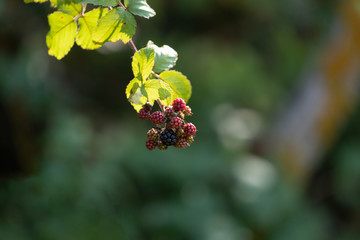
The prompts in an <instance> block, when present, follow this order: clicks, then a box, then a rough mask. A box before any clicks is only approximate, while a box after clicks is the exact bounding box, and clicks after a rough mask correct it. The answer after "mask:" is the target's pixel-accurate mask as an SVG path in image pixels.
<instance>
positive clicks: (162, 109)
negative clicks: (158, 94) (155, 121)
mask: <svg viewBox="0 0 360 240" xmlns="http://www.w3.org/2000/svg"><path fill="white" fill-rule="evenodd" d="M156 102H157V103H158V104H159V106H160V109H161V111H162V112H164V111H165V106H164V105H163V104H162V102H161V101H160V99H156Z"/></svg>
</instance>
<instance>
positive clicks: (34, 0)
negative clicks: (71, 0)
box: [24, 0, 48, 3]
mask: <svg viewBox="0 0 360 240" xmlns="http://www.w3.org/2000/svg"><path fill="white" fill-rule="evenodd" d="M47 1H48V0H24V3H44V2H47Z"/></svg>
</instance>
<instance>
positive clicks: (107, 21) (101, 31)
mask: <svg viewBox="0 0 360 240" xmlns="http://www.w3.org/2000/svg"><path fill="white" fill-rule="evenodd" d="M120 29H121V17H120V16H119V14H118V11H117V9H113V10H111V11H109V12H108V13H106V14H105V16H103V17H102V18H101V19H100V20H99V23H98V25H97V27H96V28H95V31H94V33H93V40H94V41H95V42H98V43H104V42H106V41H114V42H115V41H117V40H119V39H117V40H116V39H114V38H113V35H114V33H116V32H119V31H120Z"/></svg>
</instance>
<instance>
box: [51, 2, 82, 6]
mask: <svg viewBox="0 0 360 240" xmlns="http://www.w3.org/2000/svg"><path fill="white" fill-rule="evenodd" d="M50 2H51V4H52V6H54V7H58V6H60V5H65V4H76V3H78V2H77V0H50Z"/></svg>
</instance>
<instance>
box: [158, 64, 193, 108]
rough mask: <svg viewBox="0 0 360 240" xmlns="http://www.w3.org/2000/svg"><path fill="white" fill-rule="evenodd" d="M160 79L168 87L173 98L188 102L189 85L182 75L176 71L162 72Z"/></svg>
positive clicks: (189, 94)
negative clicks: (172, 93) (171, 91)
mask: <svg viewBox="0 0 360 240" xmlns="http://www.w3.org/2000/svg"><path fill="white" fill-rule="evenodd" d="M160 79H161V80H163V81H164V82H166V83H167V84H169V85H170V87H171V89H172V90H173V92H174V95H173V98H174V99H175V98H182V99H184V100H185V101H188V100H189V98H190V96H191V83H190V81H189V80H188V79H187V78H186V76H184V75H183V74H182V73H180V72H177V71H164V72H162V73H161V74H160Z"/></svg>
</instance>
